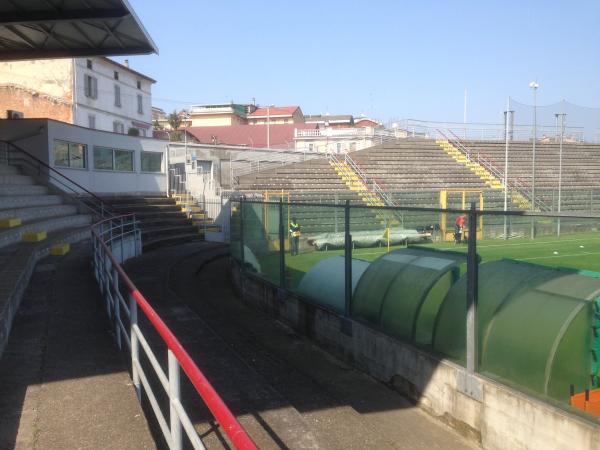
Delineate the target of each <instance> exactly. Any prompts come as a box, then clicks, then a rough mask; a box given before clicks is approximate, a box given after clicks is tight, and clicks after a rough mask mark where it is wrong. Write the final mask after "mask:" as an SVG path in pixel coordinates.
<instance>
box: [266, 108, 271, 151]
mask: <svg viewBox="0 0 600 450" xmlns="http://www.w3.org/2000/svg"><path fill="white" fill-rule="evenodd" d="M267 148H271V107H270V106H267Z"/></svg>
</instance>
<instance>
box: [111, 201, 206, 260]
mask: <svg viewBox="0 0 600 450" xmlns="http://www.w3.org/2000/svg"><path fill="white" fill-rule="evenodd" d="M109 204H110V206H111V208H112V209H113V210H114V211H115V213H116V214H128V213H134V214H135V216H136V219H137V220H138V221H139V226H140V228H141V230H142V246H143V249H144V251H148V250H153V249H156V248H160V247H164V246H167V245H175V244H182V243H186V242H191V241H197V240H201V239H202V238H203V229H202V227H200V226H199V225H200V223H201V222H200V220H201V218H202V217H203V212H202V211H200V210H199V209H196V208H191V207H182V206H183V205H182V203H181V201H180V200H177V199H175V198H169V197H166V196H164V197H129V196H122V197H113V198H112V199H110V200H109Z"/></svg>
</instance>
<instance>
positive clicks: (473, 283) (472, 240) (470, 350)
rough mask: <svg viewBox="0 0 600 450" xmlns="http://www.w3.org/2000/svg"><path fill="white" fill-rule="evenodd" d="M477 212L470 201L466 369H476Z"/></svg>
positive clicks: (471, 371) (470, 371)
mask: <svg viewBox="0 0 600 450" xmlns="http://www.w3.org/2000/svg"><path fill="white" fill-rule="evenodd" d="M477 269H478V266H477V212H476V210H475V203H474V202H473V203H471V210H470V212H469V245H468V253H467V324H466V325H467V371H468V372H469V373H473V372H476V371H477V333H476V327H477V324H476V322H477V317H476V316H477V281H478V280H477V275H478V273H477Z"/></svg>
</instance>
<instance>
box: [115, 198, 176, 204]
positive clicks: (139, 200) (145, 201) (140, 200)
mask: <svg viewBox="0 0 600 450" xmlns="http://www.w3.org/2000/svg"><path fill="white" fill-rule="evenodd" d="M106 202H107V203H108V204H110V205H114V206H119V205H133V204H135V205H138V204H140V205H172V204H175V200H174V199H172V198H169V197H107V198H106Z"/></svg>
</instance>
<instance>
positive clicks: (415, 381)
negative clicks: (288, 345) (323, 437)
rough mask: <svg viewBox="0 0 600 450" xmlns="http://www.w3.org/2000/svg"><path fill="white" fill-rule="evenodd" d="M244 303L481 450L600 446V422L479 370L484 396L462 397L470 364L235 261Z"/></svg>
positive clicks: (238, 284) (589, 447) (235, 280)
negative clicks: (307, 297) (284, 287)
mask: <svg viewBox="0 0 600 450" xmlns="http://www.w3.org/2000/svg"><path fill="white" fill-rule="evenodd" d="M232 274H233V280H234V285H235V286H236V288H237V290H238V292H239V294H240V295H241V297H242V300H243V301H245V302H246V303H249V304H251V305H253V306H255V307H258V308H260V309H262V310H264V311H267V312H268V313H269V314H271V315H273V316H274V317H275V318H279V319H281V320H283V321H285V322H286V323H288V324H290V325H291V326H292V327H293V328H294V329H296V330H297V331H299V332H301V333H303V334H306V335H308V336H309V337H311V338H312V339H314V340H315V341H317V342H318V343H319V344H320V345H321V346H323V347H324V348H326V349H327V350H329V351H331V352H332V353H334V354H336V355H337V356H338V357H340V358H342V359H345V360H346V361H348V362H350V363H352V364H353V365H355V366H356V367H358V368H360V369H361V370H364V371H365V372H368V373H369V374H371V375H372V376H374V377H375V378H377V379H379V380H381V381H383V382H385V383H388V384H389V385H390V386H391V387H393V388H395V389H397V390H399V391H400V392H402V393H404V394H405V395H407V396H408V397H410V398H412V399H413V400H414V401H415V402H416V403H417V404H418V405H419V406H420V407H422V408H423V409H424V410H425V411H427V412H428V413H430V414H431V415H433V416H435V417H436V418H438V419H439V420H441V421H443V422H445V423H447V424H449V425H450V426H452V427H454V428H455V429H456V430H458V431H459V432H460V433H461V434H463V435H465V436H467V437H469V438H471V439H473V440H474V441H476V442H478V443H480V444H481V445H482V446H483V448H486V449H493V450H496V449H498V450H500V449H532V450H533V449H546V450H547V449H565V450H572V449H600V424H599V423H598V422H595V421H594V419H593V418H592V417H590V416H583V415H580V414H577V413H576V412H575V411H573V412H569V411H566V410H563V409H560V408H557V407H555V406H552V405H550V404H547V403H544V402H542V401H540V400H538V399H535V398H533V397H530V396H528V395H526V394H524V393H521V392H519V391H516V390H514V389H512V388H509V387H507V386H504V385H501V384H499V383H497V382H495V381H493V380H490V379H488V378H485V377H483V376H479V375H477V377H476V379H477V380H478V382H479V383H480V384H481V388H482V392H483V395H482V397H481V401H479V400H476V399H474V398H472V397H470V396H468V395H465V394H463V393H462V392H463V391H462V390H461V388H460V380H461V377H462V376H463V375H464V368H462V367H460V366H458V365H456V364H453V363H451V362H449V361H446V360H443V359H439V358H436V357H434V356H432V355H430V354H428V353H426V352H424V351H421V350H419V349H417V348H415V347H413V346H411V345H409V344H406V343H403V342H400V341H398V340H396V339H394V338H391V337H389V336H387V335H385V334H383V333H381V332H379V331H377V330H374V329H372V328H370V327H369V326H367V325H365V324H362V323H360V322H357V321H353V320H349V319H344V318H342V317H341V316H339V315H338V314H336V313H334V312H331V311H327V310H325V309H323V308H320V307H318V306H316V305H314V304H311V303H308V302H305V301H303V300H302V299H301V298H299V297H298V296H296V295H293V294H291V293H285V294H282V293H281V292H280V291H279V289H278V288H277V287H275V286H273V285H271V284H270V283H268V282H265V281H263V280H260V279H258V278H255V277H253V276H244V275H243V274H242V273H241V270H240V267H239V265H238V264H237V263H236V262H235V261H233V262H232Z"/></svg>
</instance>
